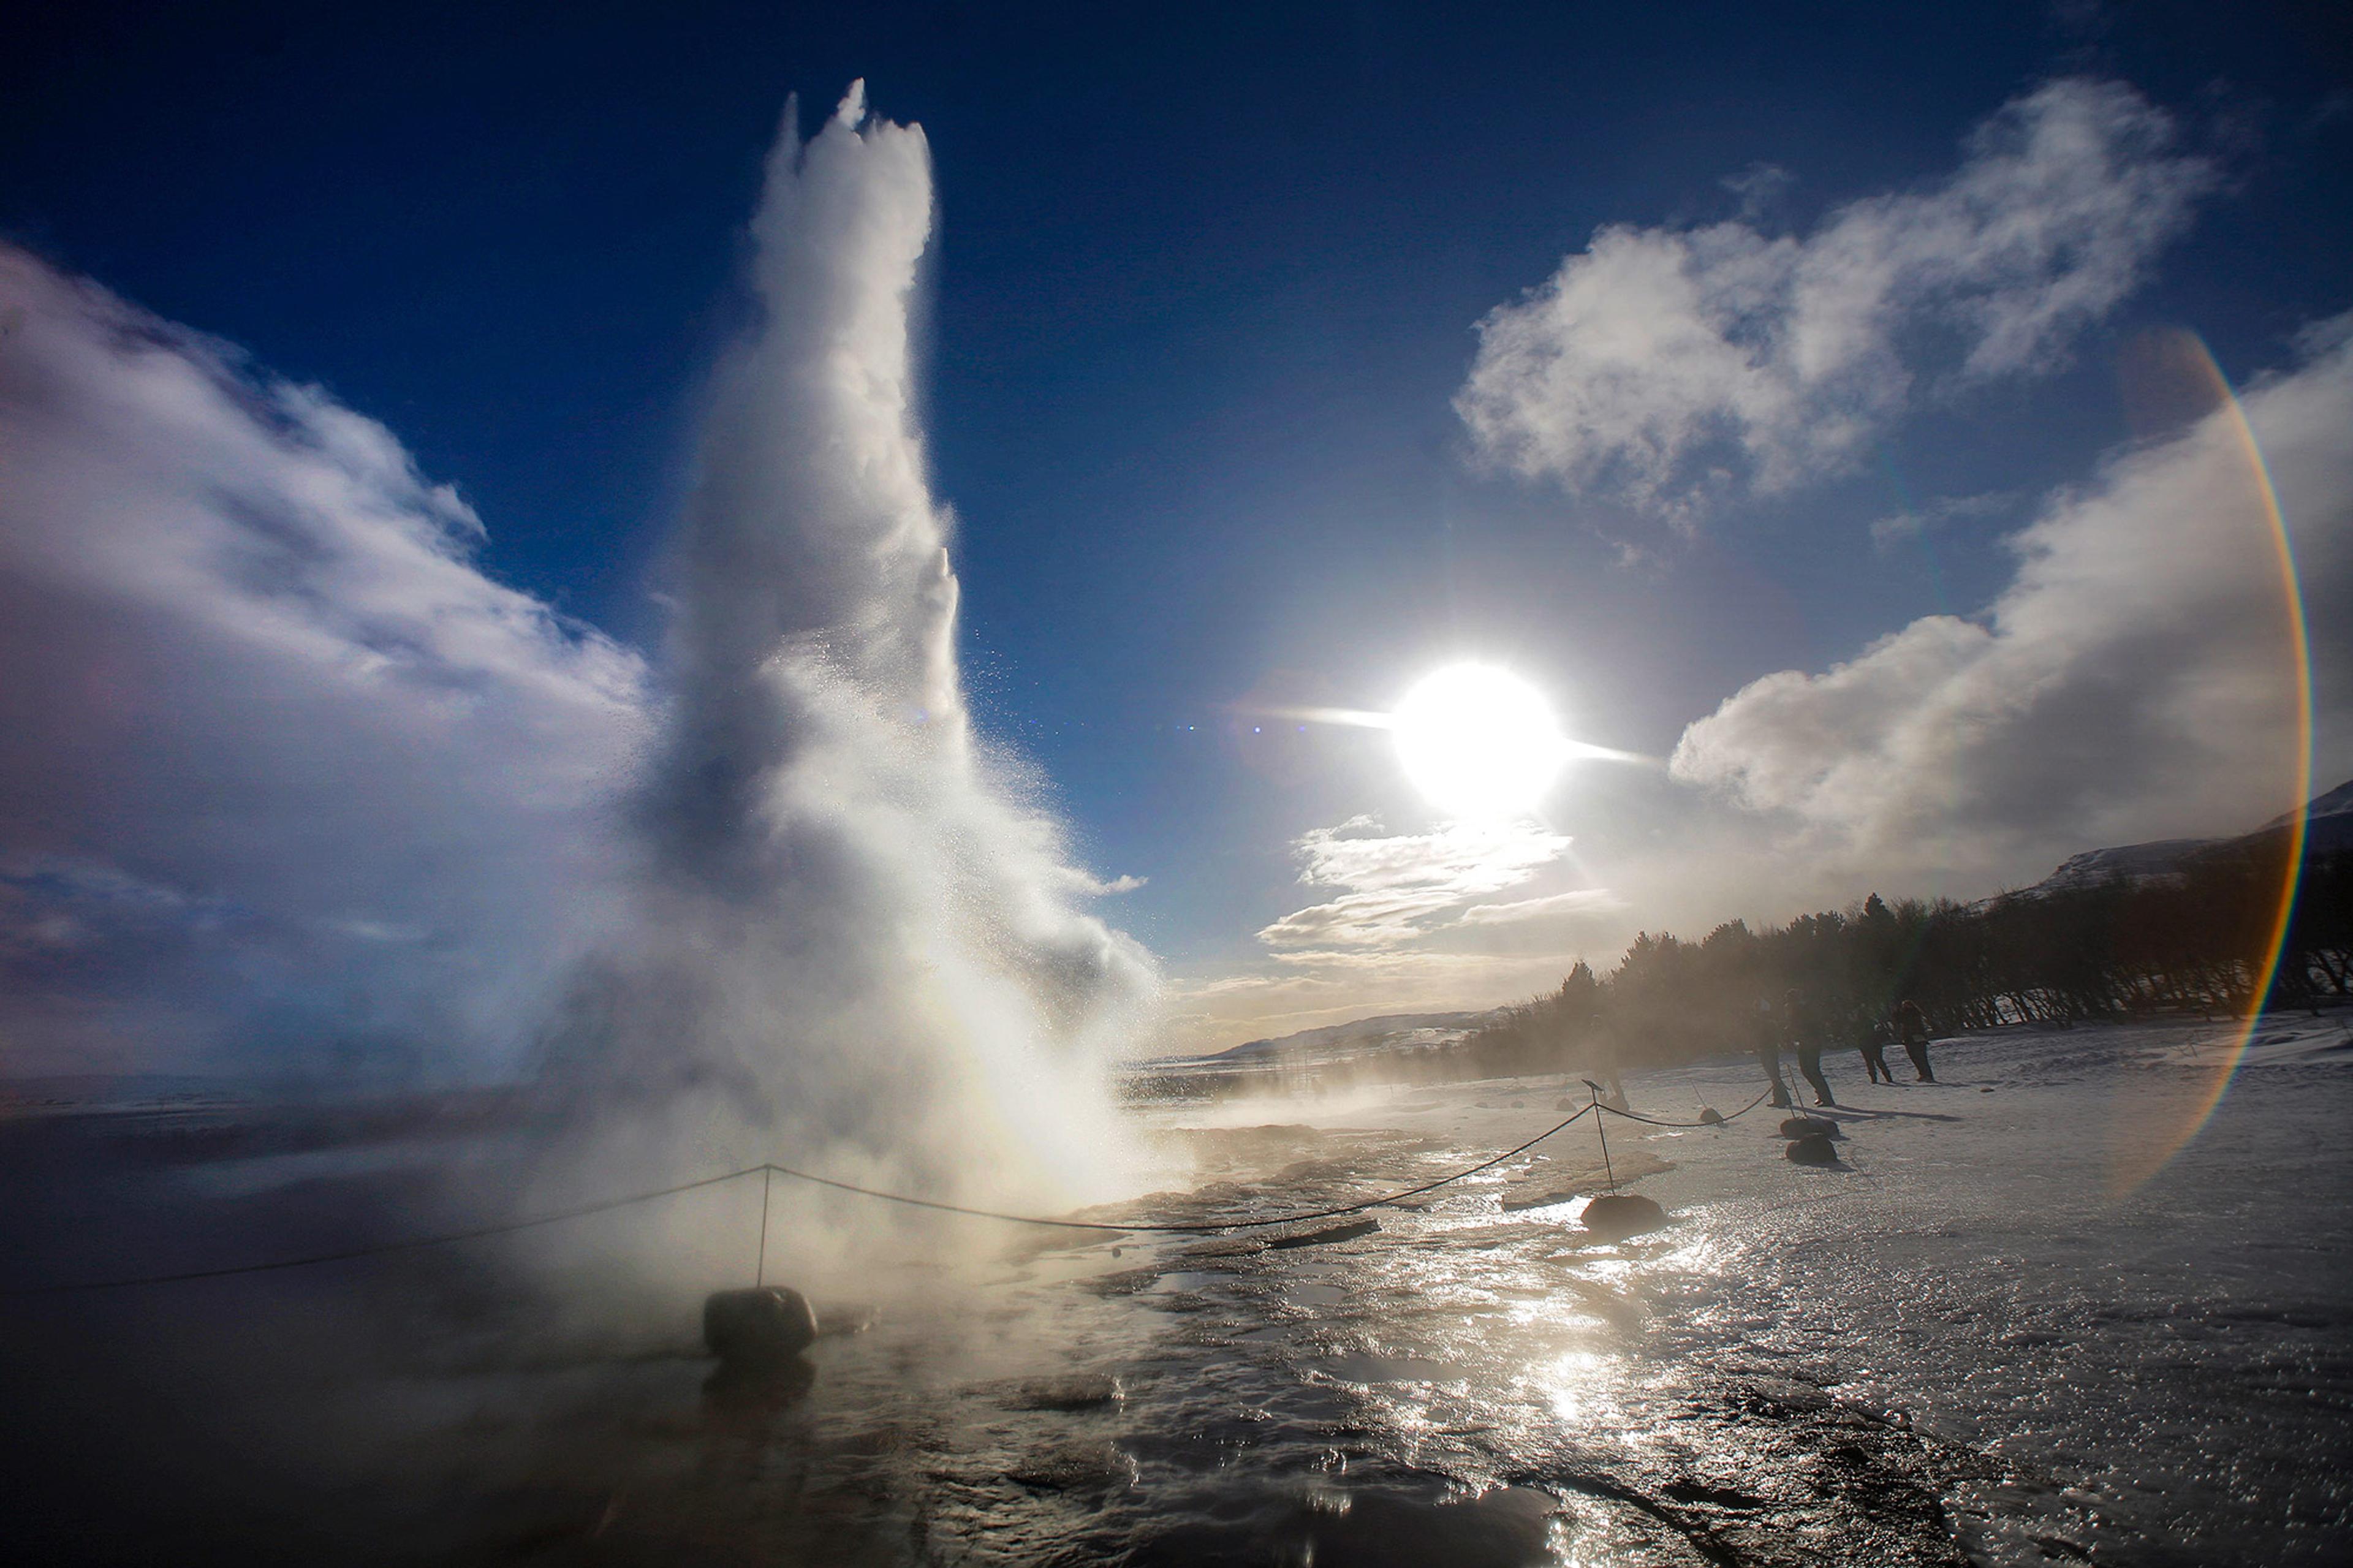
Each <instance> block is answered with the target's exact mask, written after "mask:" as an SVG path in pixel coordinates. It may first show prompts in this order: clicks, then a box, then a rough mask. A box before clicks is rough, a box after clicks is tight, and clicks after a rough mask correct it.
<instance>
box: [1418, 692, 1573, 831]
mask: <svg viewBox="0 0 2353 1568" xmlns="http://www.w3.org/2000/svg"><path fill="white" fill-rule="evenodd" d="M1389 723H1390V727H1391V729H1392V730H1393V731H1394V732H1395V733H1396V736H1397V748H1398V757H1399V759H1400V760H1402V761H1403V762H1404V763H1405V771H1406V776H1407V777H1409V778H1410V779H1411V780H1413V782H1414V784H1415V786H1416V787H1417V788H1419V790H1420V791H1421V792H1422V794H1424V795H1428V796H1429V797H1430V803H1431V804H1432V805H1436V806H1437V807H1438V808H1439V809H1440V810H1441V811H1445V812H1449V813H1451V814H1452V815H1453V816H1461V817H1484V818H1493V817H1499V816H1518V815H1519V814H1521V813H1523V812H1527V811H1533V810H1534V809H1535V805H1536V803H1537V802H1538V801H1539V800H1541V799H1543V798H1544V793H1545V791H1546V789H1547V788H1549V787H1550V786H1551V784H1552V781H1553V779H1554V778H1555V777H1556V775H1557V774H1558V773H1560V768H1561V764H1562V763H1564V762H1566V761H1567V758H1568V749H1569V748H1568V743H1567V741H1565V740H1563V739H1562V737H1561V732H1560V725H1559V723H1558V722H1557V721H1556V720H1555V719H1554V718H1553V714H1552V709H1551V707H1550V706H1549V705H1548V704H1547V703H1546V701H1545V700H1544V695H1543V694H1542V693H1541V692H1539V691H1537V690H1536V689H1535V687H1533V686H1530V685H1529V684H1528V683H1527V682H1526V681H1525V680H1522V679H1520V678H1519V677H1518V676H1516V675H1514V674H1512V673H1511V672H1509V671H1508V670H1503V669H1498V668H1495V667H1494V666H1493V665H1487V664H1458V665H1452V666H1450V667H1449V668H1445V669H1441V670H1440V671H1438V672H1437V673H1436V674H1435V675H1430V676H1425V677H1424V678H1423V679H1421V680H1420V681H1419V682H1418V683H1417V684H1416V685H1415V686H1414V688H1413V689H1412V690H1410V691H1409V692H1407V693H1406V694H1405V700H1404V701H1402V702H1399V703H1398V706H1397V711H1396V712H1395V713H1393V714H1391V715H1390V718H1389Z"/></svg>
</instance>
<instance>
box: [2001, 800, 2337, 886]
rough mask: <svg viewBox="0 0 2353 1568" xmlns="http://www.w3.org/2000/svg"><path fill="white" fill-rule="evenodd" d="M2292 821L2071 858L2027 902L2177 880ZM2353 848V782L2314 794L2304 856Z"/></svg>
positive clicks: (2089, 852) (2307, 819)
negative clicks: (2120, 884)
mask: <svg viewBox="0 0 2353 1568" xmlns="http://www.w3.org/2000/svg"><path fill="white" fill-rule="evenodd" d="M2293 821H2294V818H2293V817H2292V816H2289V815H2288V814H2286V813H2283V814H2281V815H2280V816H2274V817H2273V818H2272V819H2271V820H2270V821H2269V822H2266V823H2264V824H2263V826H2261V827H2258V828H2256V829H2255V830H2254V831H2253V832H2252V833H2243V834H2241V835H2240V836H2239V837H2235V838H2159V839H2155V840H2152V841H2151V842H2149V843H2147V844H2120V845H2117V846H2116V847H2114V848H2110V849H2086V850H2085V851H2084V853H2082V854H2081V855H2070V856H2069V857H2067V858H2066V859H2064V860H2063V861H2061V862H2060V863H2059V868H2058V869H2057V870H2055V871H2053V872H2052V873H2051V875H2049V876H2048V877H2045V878H2043V879H2042V880H2041V881H2039V882H2037V883H2035V884H2034V885H2033V886H2032V887H2031V888H2026V889H2021V895H2022V896H2024V897H2028V898H2035V897H2040V896H2042V895H2043V894H2048V893H2064V892H2072V891H2073V890H2075V889H2080V888H2089V887H2094V886H2097V885H2098V884H2100V883H2103V882H2113V881H2127V882H2147V881H2153V880H2156V879H2160V878H2165V877H2171V876H2175V875H2178V874H2179V872H2180V871H2181V870H2182V869H2183V868H2186V867H2187V866H2188V865H2189V863H2190V862H2191V861H2192V860H2194V859H2196V858H2198V857H2199V856H2200V855H2202V854H2205V853H2208V852H2209V851H2211V850H2215V849H2221V848H2226V847H2232V846H2238V845H2253V844H2254V843H2256V842H2258V841H2260V840H2262V839H2263V838H2266V837H2271V836H2272V835H2274V834H2283V833H2285V832H2287V831H2288V829H2289V827H2290V826H2291V825H2292V823H2293ZM2348 849H2353V779H2348V780H2347V781H2346V782H2345V783H2343V784H2338V785H2337V787H2336V788H2335V789H2332V790H2330V791H2329V792H2328V793H2327V794H2326V795H2316V796H2315V797H2314V799H2313V801H2312V804H2311V805H2309V806H2307V807H2306V817H2305V837H2304V852H2305V854H2306V857H2313V856H2322V855H2338V854H2342V853H2344V852H2345V851H2346V850H2348Z"/></svg>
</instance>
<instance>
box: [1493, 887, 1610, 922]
mask: <svg viewBox="0 0 2353 1568" xmlns="http://www.w3.org/2000/svg"><path fill="white" fill-rule="evenodd" d="M1625 907H1626V906H1625V900H1622V899H1620V897H1619V896H1618V895H1617V894H1616V893H1614V892H1612V891H1610V890H1609V889H1607V888H1572V889H1569V890H1568V891H1567V892H1565V893H1549V894H1546V896H1545V897H1543V898H1541V899H1521V900H1518V901H1516V902H1514V903H1508V904H1473V905H1472V906H1471V907H1470V908H1469V909H1467V910H1463V911H1462V912H1461V914H1460V915H1459V916H1457V917H1456V918H1455V921H1454V923H1455V924H1456V925H1458V926H1506V925H1514V926H1515V925H1529V924H1533V923H1535V922H1536V921H1549V920H1555V919H1557V918H1558V917H1560V916H1562V915H1583V914H1592V913H1595V912H1597V911H1599V910H1620V909H1623V908H1625Z"/></svg>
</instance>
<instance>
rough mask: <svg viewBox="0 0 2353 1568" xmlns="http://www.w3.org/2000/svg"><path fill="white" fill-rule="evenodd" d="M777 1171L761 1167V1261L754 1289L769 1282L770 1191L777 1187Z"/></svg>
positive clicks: (755, 1275)
mask: <svg viewBox="0 0 2353 1568" xmlns="http://www.w3.org/2000/svg"><path fill="white" fill-rule="evenodd" d="M774 1185H776V1167H775V1166H773V1165H763V1166H761V1167H760V1261H759V1264H758V1266H757V1267H756V1268H754V1270H753V1274H752V1284H753V1286H754V1289H757V1288H758V1287H760V1286H764V1285H765V1284H766V1283H767V1282H768V1189H769V1188H770V1187H773V1186H774Z"/></svg>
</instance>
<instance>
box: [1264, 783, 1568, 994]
mask: <svg viewBox="0 0 2353 1568" xmlns="http://www.w3.org/2000/svg"><path fill="white" fill-rule="evenodd" d="M1295 849H1296V852H1297V854H1298V856H1299V859H1300V873H1299V879H1300V880H1301V881H1302V882H1304V883H1307V884H1309V885H1310V886H1314V887H1328V888H1345V889H1348V890H1347V891H1346V892H1345V894H1343V895H1342V896H1341V897H1339V898H1337V899H1334V900H1330V901H1329V902H1326V903H1321V904H1314V905H1311V906H1310V907H1308V908H1306V909H1303V910H1295V911H1293V913H1291V914H1287V915H1285V916H1283V917H1282V919H1281V920H1279V921H1275V922H1274V923H1273V924H1271V925H1270V926H1268V927H1266V928H1265V929H1264V930H1263V931H1260V932H1259V933H1258V935H1259V940H1260V941H1261V942H1264V943H1265V944H1266V945H1267V946H1268V947H1270V948H1271V949H1273V950H1275V951H1276V952H1278V953H1287V954H1290V955H1293V956H1294V957H1312V958H1314V959H1317V960H1322V959H1325V958H1328V957H1329V956H1330V955H1329V953H1328V952H1324V950H1327V949H1335V948H1337V949H1349V948H1359V949H1389V948H1396V947H1399V946H1402V945H1406V944H1409V943H1411V942H1415V941H1416V940H1418V939H1419V938H1420V937H1421V936H1423V935H1424V934H1425V933H1426V931H1427V930H1428V929H1429V928H1428V926H1427V925H1426V924H1425V922H1428V921H1432V920H1433V919H1434V917H1436V916H1439V915H1441V914H1444V913H1445V912H1446V911H1448V910H1452V909H1455V908H1457V907H1458V906H1460V905H1461V904H1464V903H1466V902H1468V901H1470V900H1473V899H1476V898H1478V897H1479V896H1480V895H1482V894H1485V893H1494V892H1500V891H1502V890H1503V889H1506V888H1512V887H1517V886H1518V885H1520V884H1521V883H1523V882H1525V881H1526V880H1528V879H1529V878H1531V877H1533V876H1535V874H1536V872H1537V871H1538V870H1539V869H1541V868H1544V867H1546V866H1549V865H1551V864H1553V863H1554V862H1555V861H1556V860H1558V859H1559V858H1561V856H1563V855H1564V854H1566V853H1567V850H1568V840H1567V838H1566V837H1562V836H1561V835H1559V834H1556V833H1553V832H1550V831H1548V830H1547V829H1545V828H1543V827H1540V826H1536V825H1535V824H1533V823H1504V824H1494V825H1477V826H1473V825H1467V824H1461V823H1455V824H1450V825H1449V826H1444V827H1441V828H1439V829H1438V830H1436V831H1435V832H1431V833H1419V834H1397V835H1389V834H1384V833H1383V832H1382V831H1381V828H1380V825H1379V824H1378V823H1377V822H1375V821H1374V820H1373V819H1372V818H1370V817H1366V816H1358V817H1354V818H1351V819H1350V820H1348V821H1346V822H1344V823H1342V824H1341V825H1340V826H1337V827H1319V828H1315V829H1314V830H1312V831H1310V832H1309V833H1307V834H1305V835H1303V837H1301V838H1300V839H1299V841H1298V843H1297V845H1296V846H1295Z"/></svg>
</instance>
